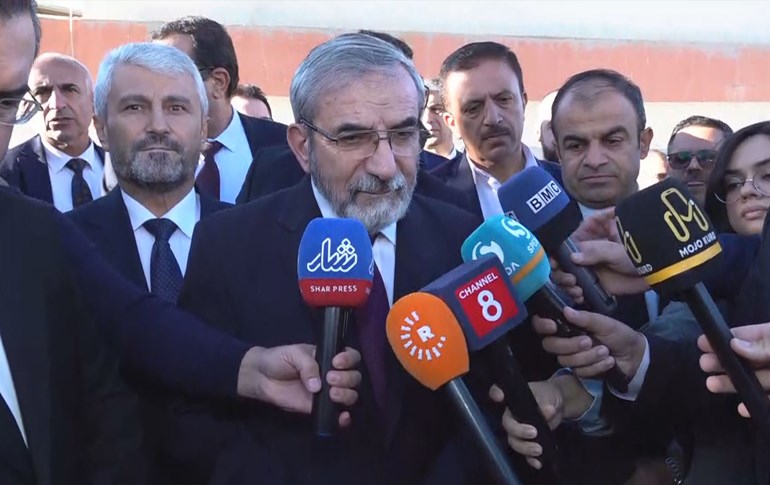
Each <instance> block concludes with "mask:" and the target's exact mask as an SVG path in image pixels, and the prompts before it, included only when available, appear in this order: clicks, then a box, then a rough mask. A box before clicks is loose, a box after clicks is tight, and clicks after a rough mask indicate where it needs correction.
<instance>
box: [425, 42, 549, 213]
mask: <svg viewBox="0 0 770 485" xmlns="http://www.w3.org/2000/svg"><path fill="white" fill-rule="evenodd" d="M440 78H441V88H442V91H441V99H442V101H443V102H444V108H445V109H446V113H445V114H444V118H445V121H446V123H447V124H448V125H449V127H450V128H451V129H452V131H454V132H455V134H457V135H458V136H459V137H460V138H462V140H463V143H465V155H464V156H463V157H462V158H459V159H455V160H452V161H450V162H448V163H445V164H443V165H441V166H440V167H438V168H436V169H435V170H433V171H432V172H431V173H432V174H433V175H435V176H437V177H438V178H440V179H442V180H444V182H446V183H447V185H449V186H450V187H454V188H457V189H460V190H462V191H463V192H465V193H466V194H467V196H468V198H469V199H470V200H471V203H472V204H473V206H474V207H473V208H474V210H475V212H476V213H477V214H478V215H479V216H483V217H485V218H488V217H492V216H495V215H500V214H502V213H503V209H502V207H501V206H500V201H499V200H498V198H497V189H498V188H499V187H500V185H501V184H503V183H504V182H505V181H506V180H508V179H509V178H510V177H511V176H512V175H514V174H515V173H518V172H520V171H521V170H524V169H525V168H527V167H536V166H541V167H543V168H544V169H546V170H547V171H548V172H549V173H551V175H552V176H553V177H554V178H556V180H557V181H559V182H560V181H561V170H560V168H559V165H558V164H555V163H551V162H546V161H542V160H537V159H536V158H535V157H534V155H533V154H532V152H531V151H530V150H529V148H527V146H526V145H524V144H523V143H522V142H521V135H522V132H523V130H524V109H525V108H526V107H527V92H526V91H525V89H524V78H523V74H522V69H521V65H520V64H519V60H518V58H517V57H516V54H514V53H513V52H511V50H510V49H508V47H506V46H504V45H502V44H498V43H496V42H474V43H471V44H467V45H464V46H462V47H460V48H459V49H457V50H456V51H454V52H453V53H452V54H450V55H449V57H447V58H446V59H445V60H444V63H443V64H442V66H441V72H440Z"/></svg>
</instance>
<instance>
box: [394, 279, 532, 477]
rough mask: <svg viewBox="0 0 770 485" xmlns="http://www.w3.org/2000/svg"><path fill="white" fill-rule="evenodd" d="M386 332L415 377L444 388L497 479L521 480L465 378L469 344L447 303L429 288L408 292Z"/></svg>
mask: <svg viewBox="0 0 770 485" xmlns="http://www.w3.org/2000/svg"><path fill="white" fill-rule="evenodd" d="M386 331H387V335H388V342H390V346H391V347H392V348H393V353H395V354H396V358H397V359H398V361H399V362H400V363H401V365H402V366H403V367H404V369H405V370H406V371H407V372H408V373H409V374H411V375H412V377H414V378H415V379H416V380H417V381H418V382H419V383H420V384H422V385H423V386H425V387H427V388H429V389H432V390H434V391H435V390H437V389H439V388H442V389H445V391H446V393H447V394H448V396H449V399H450V400H451V402H452V404H453V405H454V407H455V409H456V411H457V414H458V415H459V417H460V419H461V420H462V421H463V423H464V425H465V427H466V428H467V429H468V430H469V431H470V433H471V436H472V438H473V440H474V442H475V444H476V447H477V448H478V449H479V450H480V451H481V453H482V454H483V456H484V459H485V461H486V464H487V467H488V468H489V469H490V471H491V472H492V474H493V475H494V477H495V479H496V481H497V482H498V483H501V484H505V485H518V484H520V483H521V481H520V480H519V479H518V477H517V476H516V474H515V473H514V471H513V470H512V469H511V466H510V464H509V463H508V459H507V457H506V455H505V453H504V452H503V450H502V449H501V448H500V445H499V444H498V443H497V440H496V439H495V436H494V434H493V433H492V430H491V429H489V425H488V424H487V421H486V418H485V417H484V415H483V414H482V413H481V410H480V409H479V407H478V405H477V404H476V402H475V401H474V400H473V397H472V396H471V393H470V391H468V388H467V386H466V385H465V383H464V382H463V380H462V376H463V375H465V374H467V373H468V370H469V367H470V360H469V357H468V348H467V347H466V344H465V337H464V336H463V331H462V329H461V328H460V324H459V323H458V322H457V318H455V316H454V315H453V314H452V310H450V309H449V307H448V306H447V304H446V303H444V302H443V301H442V300H441V299H440V298H439V297H437V296H435V295H431V294H429V293H423V292H417V293H411V294H409V295H406V296H405V297H403V298H401V299H400V300H398V301H397V302H396V303H395V304H394V305H393V307H392V308H391V309H390V313H388V319H387V322H386Z"/></svg>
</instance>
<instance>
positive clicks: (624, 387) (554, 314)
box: [526, 282, 631, 392]
mask: <svg viewBox="0 0 770 485" xmlns="http://www.w3.org/2000/svg"><path fill="white" fill-rule="evenodd" d="M526 304H527V311H528V312H529V314H530V315H538V316H540V317H543V318H548V319H551V320H553V321H554V322H556V335H558V336H559V337H562V338H571V337H578V336H580V335H588V336H589V337H590V338H591V341H592V342H593V343H594V346H597V345H603V344H602V342H601V341H600V340H599V339H597V338H596V337H595V336H593V335H592V334H590V333H588V332H586V331H585V330H583V329H582V328H580V327H577V326H575V325H573V324H571V323H569V322H568V321H567V319H566V318H565V317H564V307H566V306H567V303H566V302H565V301H564V300H563V299H562V297H561V296H560V295H559V293H557V291H556V290H555V289H554V288H553V287H552V286H551V283H550V282H546V284H544V285H543V286H541V287H540V289H539V290H537V291H536V292H535V293H533V294H532V296H531V297H530V298H529V300H527V303H526ZM602 379H604V381H605V382H606V383H607V384H609V385H610V386H611V387H612V388H613V389H615V390H616V391H618V392H627V391H628V384H629V382H630V381H631V380H630V379H629V378H628V376H627V375H625V374H624V373H623V371H622V370H620V367H618V366H614V367H612V368H611V369H610V370H608V371H607V372H605V373H604V374H603V375H602Z"/></svg>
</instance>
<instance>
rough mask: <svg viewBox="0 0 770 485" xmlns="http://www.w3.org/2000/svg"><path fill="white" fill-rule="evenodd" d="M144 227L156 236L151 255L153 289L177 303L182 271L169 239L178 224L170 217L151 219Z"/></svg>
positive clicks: (151, 284)
mask: <svg viewBox="0 0 770 485" xmlns="http://www.w3.org/2000/svg"><path fill="white" fill-rule="evenodd" d="M144 227H145V229H147V231H148V232H149V233H150V234H152V235H153V236H154V237H155V242H154V243H153V245H152V255H151V256H150V287H151V291H152V292H153V293H155V294H156V295H158V296H159V297H161V298H163V299H164V300H167V301H170V302H172V303H176V299H177V297H178V296H179V290H181V289H182V271H181V270H180V269H179V263H177V261H176V257H175V256H174V253H173V252H172V251H171V245H170V244H169V243H168V240H169V239H170V238H171V235H172V234H174V231H176V229H177V226H176V224H175V223H174V221H171V220H169V219H150V220H148V221H146V222H145V223H144Z"/></svg>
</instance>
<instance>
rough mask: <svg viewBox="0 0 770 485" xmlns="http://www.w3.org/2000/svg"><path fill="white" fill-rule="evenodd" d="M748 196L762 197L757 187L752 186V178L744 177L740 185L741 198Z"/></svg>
mask: <svg viewBox="0 0 770 485" xmlns="http://www.w3.org/2000/svg"><path fill="white" fill-rule="evenodd" d="M749 197H762V194H760V193H759V192H758V191H757V188H756V187H754V180H753V179H746V181H745V182H743V185H742V186H741V198H742V199H748V198H749Z"/></svg>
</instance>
